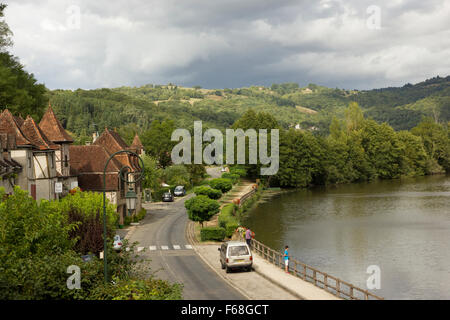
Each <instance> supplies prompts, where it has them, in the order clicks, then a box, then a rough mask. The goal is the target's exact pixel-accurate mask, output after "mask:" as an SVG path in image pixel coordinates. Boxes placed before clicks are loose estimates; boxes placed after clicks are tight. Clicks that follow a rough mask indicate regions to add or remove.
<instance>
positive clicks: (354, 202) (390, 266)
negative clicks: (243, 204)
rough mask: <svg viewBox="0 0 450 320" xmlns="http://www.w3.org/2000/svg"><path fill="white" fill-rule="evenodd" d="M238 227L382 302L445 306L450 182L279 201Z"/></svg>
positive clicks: (359, 188) (300, 194)
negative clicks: (371, 283)
mask: <svg viewBox="0 0 450 320" xmlns="http://www.w3.org/2000/svg"><path fill="white" fill-rule="evenodd" d="M244 224H245V225H247V226H249V227H250V228H251V229H252V230H253V231H255V233H256V239H257V240H259V241H261V242H263V243H264V244H266V245H268V246H270V247H272V248H274V249H278V250H282V248H284V245H286V244H287V245H289V248H290V254H291V256H293V257H295V258H297V259H298V260H300V261H302V262H304V263H306V264H309V265H310V266H313V267H316V268H318V269H319V270H321V271H325V272H327V273H329V274H331V275H334V276H337V277H339V278H341V279H343V280H346V281H348V282H350V283H353V284H354V285H356V286H358V287H361V288H364V289H366V288H367V287H366V281H367V278H368V277H369V276H370V275H369V274H368V273H366V270H367V267H368V266H370V265H377V266H379V267H380V270H381V288H380V289H379V290H371V291H372V292H374V293H375V294H378V295H380V296H382V297H385V298H386V299H450V176H431V177H422V178H417V179H406V180H401V181H400V180H393V181H381V182H373V183H364V184H351V185H343V186H338V187H332V188H325V187H323V188H314V189H310V190H300V191H293V192H288V193H283V194H278V195H276V196H275V197H272V198H270V199H268V200H266V202H262V203H261V204H259V205H258V206H257V207H256V208H254V209H253V210H252V211H251V212H249V214H248V216H247V218H246V220H245V221H244Z"/></svg>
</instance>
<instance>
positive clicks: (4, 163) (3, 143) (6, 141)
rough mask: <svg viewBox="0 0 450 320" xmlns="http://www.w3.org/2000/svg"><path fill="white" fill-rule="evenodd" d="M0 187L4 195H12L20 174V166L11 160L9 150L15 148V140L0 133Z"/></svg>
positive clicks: (12, 136) (11, 136)
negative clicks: (3, 190)
mask: <svg viewBox="0 0 450 320" xmlns="http://www.w3.org/2000/svg"><path fill="white" fill-rule="evenodd" d="M0 148H1V153H0V187H3V188H4V189H5V192H6V193H12V191H13V189H14V186H15V184H16V179H17V175H18V174H20V173H21V172H22V166H21V165H20V164H19V163H18V162H16V161H15V160H14V159H12V158H11V150H13V149H15V148H16V139H15V136H14V135H12V134H7V133H0Z"/></svg>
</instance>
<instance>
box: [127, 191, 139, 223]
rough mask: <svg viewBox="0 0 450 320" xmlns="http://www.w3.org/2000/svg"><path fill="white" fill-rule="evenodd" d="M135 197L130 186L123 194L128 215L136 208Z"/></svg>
mask: <svg viewBox="0 0 450 320" xmlns="http://www.w3.org/2000/svg"><path fill="white" fill-rule="evenodd" d="M136 199H137V194H136V192H134V190H133V189H132V188H129V189H128V192H127V194H126V195H125V200H126V202H127V208H128V215H129V216H131V213H132V212H133V211H134V210H136Z"/></svg>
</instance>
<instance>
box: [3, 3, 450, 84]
mask: <svg viewBox="0 0 450 320" xmlns="http://www.w3.org/2000/svg"><path fill="white" fill-rule="evenodd" d="M0 1H1V2H3V3H6V4H8V8H7V9H6V12H5V19H6V22H7V23H8V25H9V27H10V29H11V30H12V32H13V34H14V35H13V41H14V45H13V47H12V48H10V51H11V52H12V53H13V54H14V55H17V56H18V57H19V59H20V61H21V63H22V64H24V65H25V69H26V70H27V71H28V72H31V73H33V74H34V75H35V77H36V78H37V79H38V81H39V82H41V83H44V84H45V85H46V86H47V87H48V88H50V89H77V88H82V89H94V88H104V87H107V88H108V87H109V88H111V87H120V86H141V85H145V84H167V83H174V84H177V85H180V86H188V87H192V86H195V85H200V86H202V87H203V88H238V87H248V86H252V85H264V86H270V85H271V84H273V83H282V82H297V83H299V84H300V86H306V85H308V84H309V83H315V84H320V85H325V86H328V87H332V88H335V87H337V88H343V89H372V88H381V87H388V86H402V85H404V84H406V83H417V82H421V81H423V80H425V79H428V78H432V77H435V76H437V75H439V76H442V77H445V76H447V75H449V74H450V0H426V1H424V0H410V1H406V0H381V1H375V0H372V1H366V0H346V1H344V0H308V1H303V0H227V1H219V0H214V1H212V0H178V1H175V0H127V1H119V0H95V1H92V0H90V1H89V0H39V1H36V0H0Z"/></svg>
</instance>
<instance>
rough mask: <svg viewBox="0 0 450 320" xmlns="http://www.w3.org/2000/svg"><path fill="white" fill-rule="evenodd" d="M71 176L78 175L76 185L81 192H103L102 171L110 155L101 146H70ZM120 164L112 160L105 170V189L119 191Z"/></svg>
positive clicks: (114, 159)
mask: <svg viewBox="0 0 450 320" xmlns="http://www.w3.org/2000/svg"><path fill="white" fill-rule="evenodd" d="M69 152H70V169H71V174H74V175H78V185H79V186H80V188H81V189H82V190H92V191H101V190H103V170H104V169H105V165H106V162H107V161H108V158H109V157H110V155H109V154H108V152H106V150H105V148H104V147H103V146H97V145H90V146H70V148H69ZM121 167H122V166H121V164H120V163H119V162H118V161H117V159H116V158H113V159H112V160H111V161H110V163H109V164H108V168H107V170H106V172H107V175H106V189H107V190H109V191H114V190H115V191H117V190H118V189H119V185H118V183H119V180H118V179H119V171H120V168H121Z"/></svg>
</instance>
